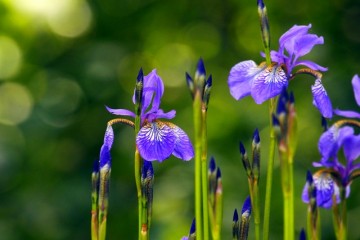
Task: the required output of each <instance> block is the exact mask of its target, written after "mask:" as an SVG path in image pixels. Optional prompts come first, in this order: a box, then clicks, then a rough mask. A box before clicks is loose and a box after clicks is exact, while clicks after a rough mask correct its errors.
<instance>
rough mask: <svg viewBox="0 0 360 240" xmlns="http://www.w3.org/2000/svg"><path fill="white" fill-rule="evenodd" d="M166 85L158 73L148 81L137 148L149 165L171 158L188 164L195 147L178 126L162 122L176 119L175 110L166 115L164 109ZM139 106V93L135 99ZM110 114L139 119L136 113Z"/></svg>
mask: <svg viewBox="0 0 360 240" xmlns="http://www.w3.org/2000/svg"><path fill="white" fill-rule="evenodd" d="M163 94H164V84H163V82H162V80H161V78H160V77H159V76H158V75H157V73H156V69H154V70H153V71H152V72H150V73H149V74H148V75H147V76H145V77H144V86H143V93H142V105H141V114H140V118H141V129H140V131H139V133H138V135H137V136H136V145H137V147H138V150H139V152H140V155H141V157H143V158H144V159H145V160H147V161H155V160H156V161H159V162H162V161H164V160H165V159H167V158H169V157H170V155H171V154H173V155H174V156H175V157H177V158H180V159H182V160H185V161H188V160H190V159H191V158H193V156H194V150H193V146H192V144H191V142H190V139H189V137H188V136H187V134H186V133H185V132H184V131H183V130H182V129H181V128H179V127H178V126H176V125H175V124H172V123H170V122H162V121H160V120H158V119H159V118H165V119H172V118H174V117H175V113H176V112H175V110H171V111H169V112H167V113H165V112H164V111H163V110H162V109H160V102H161V97H162V96H163ZM133 102H134V104H135V93H134V96H133ZM106 108H107V110H108V111H109V112H110V113H112V114H115V115H121V116H130V117H135V116H136V115H135V113H134V112H132V111H130V110H127V109H111V108H109V107H106Z"/></svg>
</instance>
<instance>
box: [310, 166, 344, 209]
mask: <svg viewBox="0 0 360 240" xmlns="http://www.w3.org/2000/svg"><path fill="white" fill-rule="evenodd" d="M313 178H314V184H315V187H316V202H317V205H318V206H320V207H323V208H331V207H332V204H333V202H332V197H333V195H334V193H335V194H336V189H335V186H336V184H335V182H334V181H333V180H332V178H331V176H330V175H329V174H328V173H324V172H321V173H320V174H314V176H313ZM336 187H337V186H336ZM337 190H338V189H337ZM337 192H338V191H337ZM336 197H337V199H338V196H336Z"/></svg>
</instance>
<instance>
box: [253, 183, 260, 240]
mask: <svg viewBox="0 0 360 240" xmlns="http://www.w3.org/2000/svg"><path fill="white" fill-rule="evenodd" d="M258 185H259V182H257V181H256V182H255V181H254V187H253V188H252V190H253V198H254V200H253V203H252V204H253V212H254V223H255V238H254V239H255V240H259V239H260V196H259V186H258Z"/></svg>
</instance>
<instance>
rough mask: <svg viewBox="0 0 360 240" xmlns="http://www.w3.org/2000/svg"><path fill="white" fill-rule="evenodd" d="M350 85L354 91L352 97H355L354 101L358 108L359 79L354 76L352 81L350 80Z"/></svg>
mask: <svg viewBox="0 0 360 240" xmlns="http://www.w3.org/2000/svg"><path fill="white" fill-rule="evenodd" d="M351 84H352V86H353V89H354V95H355V100H356V103H357V105H358V106H360V78H359V76H358V75H355V76H354V77H353V78H352V80H351Z"/></svg>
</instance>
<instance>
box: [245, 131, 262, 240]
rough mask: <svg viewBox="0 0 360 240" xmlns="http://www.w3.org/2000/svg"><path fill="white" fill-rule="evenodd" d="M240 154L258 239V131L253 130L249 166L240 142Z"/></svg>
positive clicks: (259, 221)
mask: <svg viewBox="0 0 360 240" xmlns="http://www.w3.org/2000/svg"><path fill="white" fill-rule="evenodd" d="M240 154H241V159H242V163H243V166H244V169H245V171H246V174H247V177H248V184H249V192H250V201H251V206H252V211H253V212H254V223H255V237H254V239H260V227H261V226H260V223H261V220H260V196H259V177H260V136H259V131H258V129H256V130H255V132H254V136H253V141H252V163H251V164H250V161H249V158H248V155H247V153H246V150H245V147H244V145H243V144H242V143H241V142H240Z"/></svg>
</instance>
